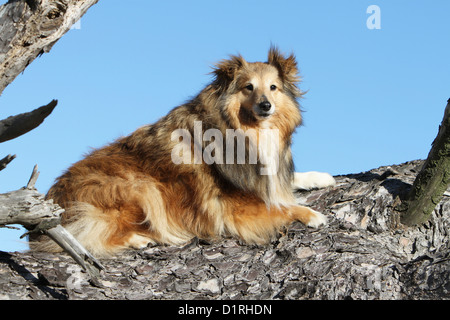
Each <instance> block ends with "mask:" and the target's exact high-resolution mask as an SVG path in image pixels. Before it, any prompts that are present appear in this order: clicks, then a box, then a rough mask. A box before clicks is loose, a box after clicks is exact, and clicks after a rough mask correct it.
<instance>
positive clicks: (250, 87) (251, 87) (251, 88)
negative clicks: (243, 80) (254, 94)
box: [245, 84, 253, 91]
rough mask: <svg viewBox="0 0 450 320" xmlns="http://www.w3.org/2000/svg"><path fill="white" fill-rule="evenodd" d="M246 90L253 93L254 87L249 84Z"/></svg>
mask: <svg viewBox="0 0 450 320" xmlns="http://www.w3.org/2000/svg"><path fill="white" fill-rule="evenodd" d="M245 89H247V90H249V91H253V85H252V84H248V85H247V86H246V87H245Z"/></svg>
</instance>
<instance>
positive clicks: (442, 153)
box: [397, 99, 450, 226]
mask: <svg viewBox="0 0 450 320" xmlns="http://www.w3.org/2000/svg"><path fill="white" fill-rule="evenodd" d="M449 183H450V99H449V100H448V101H447V106H446V108H445V112H444V118H443V120H442V123H441V125H440V127H439V133H438V135H437V137H436V139H435V140H434V141H433V144H432V148H431V150H430V153H429V154H428V158H427V160H426V161H425V164H424V166H423V168H422V170H421V171H420V172H419V174H418V175H417V178H416V180H415V181H414V185H413V187H412V189H411V191H410V193H409V194H408V196H407V197H406V199H404V200H403V202H402V203H401V204H400V205H399V206H397V210H399V211H400V212H403V214H402V218H401V221H402V223H404V224H406V225H409V226H412V225H417V224H421V223H424V222H426V221H427V220H428V219H429V217H430V216H431V213H432V212H433V210H434V208H435V207H436V205H437V204H438V203H439V202H440V201H441V199H442V196H443V195H444V193H445V191H446V190H447V187H448V185H449Z"/></svg>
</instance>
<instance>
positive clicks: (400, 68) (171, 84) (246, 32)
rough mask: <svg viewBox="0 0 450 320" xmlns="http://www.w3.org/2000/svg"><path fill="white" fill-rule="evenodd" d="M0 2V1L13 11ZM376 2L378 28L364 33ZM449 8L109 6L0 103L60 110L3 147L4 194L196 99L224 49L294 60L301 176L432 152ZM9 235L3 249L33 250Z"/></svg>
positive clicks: (401, 0)
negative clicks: (35, 173) (7, 159)
mask: <svg viewBox="0 0 450 320" xmlns="http://www.w3.org/2000/svg"><path fill="white" fill-rule="evenodd" d="M4 2H5V1H1V2H0V3H2V4H3V3H4ZM369 5H377V6H378V7H379V8H380V21H381V23H380V26H381V29H368V28H367V25H366V21H367V19H368V18H369V17H370V16H371V14H368V13H367V12H366V10H367V8H368V6H369ZM448 12H450V2H449V1H447V0H433V1H407V0H395V1H392V0H391V1H384V0H372V1H365V0H346V1H331V0H329V1H324V0H318V1H299V0H296V1H293V0H292V1H287V0H282V1H276V2H275V1H266V0H258V1H256V0H239V1H236V0H232V1H149V0H146V1H144V0H132V1H127V2H123V1H117V0H100V1H99V3H98V4H96V5H95V6H93V7H91V8H90V9H89V11H88V12H87V13H86V15H85V16H83V18H82V19H81V23H80V25H79V29H73V30H70V31H69V32H68V33H67V34H66V35H64V36H63V37H62V38H61V39H60V40H59V41H58V42H57V43H56V44H55V46H54V47H53V49H52V50H51V52H50V53H48V54H44V55H43V56H41V57H40V58H38V59H36V60H35V61H34V62H33V63H32V64H31V65H30V66H29V67H28V68H27V69H26V70H25V72H24V73H23V74H21V75H19V76H18V77H17V78H16V80H15V81H14V82H13V83H12V84H10V85H9V86H8V87H7V88H6V89H5V91H4V92H3V94H2V96H1V97H0V118H6V117H8V116H10V115H14V114H18V113H22V112H28V111H31V110H32V109H34V108H36V107H39V106H41V105H44V104H47V103H48V102H50V101H51V100H52V99H58V101H59V103H58V106H57V107H56V109H55V110H54V111H53V113H52V114H51V115H50V116H49V117H48V118H47V119H46V120H45V122H44V123H43V124H42V125H41V126H40V127H38V128H37V129H35V130H33V131H31V132H30V133H28V134H26V135H24V136H22V137H20V138H17V139H15V140H12V141H8V142H5V143H2V144H1V145H0V157H1V158H2V157H4V156H6V155H7V154H10V153H11V154H16V155H17V158H16V159H15V160H14V161H13V162H11V163H10V164H9V166H8V167H7V168H6V169H5V170H3V171H0V193H4V192H8V191H11V190H15V189H18V188H20V187H22V186H24V185H25V184H26V183H27V181H28V178H29V176H30V174H31V171H32V169H33V166H34V165H35V164H38V166H39V170H40V172H41V174H40V177H39V179H38V181H37V184H36V186H37V188H38V190H39V191H40V192H42V193H46V192H47V190H48V189H49V187H50V186H51V184H52V183H53V181H54V179H55V178H56V177H57V176H58V175H60V174H61V173H62V171H63V170H65V169H66V168H67V167H69V166H70V164H72V163H74V162H76V161H78V160H79V159H80V158H81V157H82V155H83V154H84V153H86V152H88V151H89V150H90V148H97V147H100V146H102V145H104V144H106V143H108V142H110V141H113V140H114V139H116V138H117V137H119V136H121V135H127V134H129V133H131V132H132V131H133V130H135V129H136V128H137V127H139V126H142V125H144V124H147V123H152V122H155V121H156V120H158V119H159V118H160V117H161V116H163V115H165V114H166V113H167V112H168V111H170V110H171V109H172V108H173V107H175V106H177V105H179V104H182V103H183V102H185V101H186V100H187V99H189V98H190V97H192V96H194V95H195V94H197V93H198V92H199V91H200V90H201V89H202V88H203V87H204V86H205V85H206V84H208V82H209V81H210V80H211V75H209V74H208V73H209V72H210V71H211V68H210V67H211V66H212V65H213V64H214V63H215V62H216V61H218V60H220V59H223V58H226V57H227V56H228V55H229V54H236V53H241V54H242V55H243V56H244V57H245V58H246V59H247V60H248V61H265V60H266V57H267V51H268V48H269V46H270V44H271V43H273V44H276V45H277V46H278V47H279V48H280V49H281V50H282V51H284V52H287V53H290V52H294V53H295V54H296V56H297V59H298V63H299V67H300V70H301V75H302V76H303V83H302V84H301V88H302V89H303V90H308V93H307V94H306V96H305V98H304V99H303V100H302V101H301V104H302V107H303V109H304V110H305V112H304V114H303V116H304V126H302V127H301V128H299V129H298V130H297V133H296V134H295V136H294V144H293V154H294V162H295V165H296V169H297V170H298V171H310V170H317V171H326V172H330V173H331V174H333V175H338V174H347V173H355V172H361V171H366V170H370V169H372V168H376V167H379V166H382V165H391V164H399V163H402V162H405V161H409V160H415V159H424V158H426V157H427V154H428V151H429V149H430V145H431V142H432V141H433V139H434V137H435V136H436V134H437V130H438V126H439V124H440V122H441V120H442V115H443V111H444V108H445V105H446V101H447V99H448V98H450V90H449V89H450V80H449V75H450V59H449V52H450V42H449V35H450V23H449V20H448ZM21 233H22V232H19V231H13V230H7V229H4V228H2V229H0V250H3V251H12V250H23V249H25V248H26V245H25V244H24V243H20V242H19V235H20V234H21Z"/></svg>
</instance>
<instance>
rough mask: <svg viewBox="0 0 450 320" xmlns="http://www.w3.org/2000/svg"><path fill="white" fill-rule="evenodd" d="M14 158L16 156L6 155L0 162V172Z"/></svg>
mask: <svg viewBox="0 0 450 320" xmlns="http://www.w3.org/2000/svg"><path fill="white" fill-rule="evenodd" d="M15 158H16V155H15V154H14V155H11V154H8V155H7V156H6V157H4V158H3V159H1V160H0V171H2V170H3V169H5V168H6V166H7V165H8V164H9V163H10V162H11V161H13V160H14V159H15Z"/></svg>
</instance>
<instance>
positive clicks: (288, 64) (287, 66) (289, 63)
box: [267, 46, 300, 83]
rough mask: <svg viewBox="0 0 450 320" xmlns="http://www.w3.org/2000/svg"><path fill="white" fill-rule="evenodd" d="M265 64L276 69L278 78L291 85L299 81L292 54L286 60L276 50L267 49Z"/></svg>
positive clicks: (295, 62)
mask: <svg viewBox="0 0 450 320" xmlns="http://www.w3.org/2000/svg"><path fill="white" fill-rule="evenodd" d="M267 63H268V64H270V65H272V66H274V67H275V68H277V69H278V72H279V73H280V77H281V78H282V79H283V80H285V81H289V82H292V83H296V82H299V81H300V77H299V75H298V68H297V61H296V59H295V56H294V54H291V55H290V56H288V57H287V58H286V57H285V56H283V55H282V54H281V53H280V51H279V50H278V48H276V47H274V46H272V47H270V49H269V57H268V61H267Z"/></svg>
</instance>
